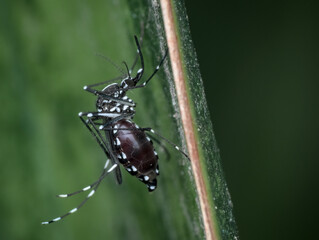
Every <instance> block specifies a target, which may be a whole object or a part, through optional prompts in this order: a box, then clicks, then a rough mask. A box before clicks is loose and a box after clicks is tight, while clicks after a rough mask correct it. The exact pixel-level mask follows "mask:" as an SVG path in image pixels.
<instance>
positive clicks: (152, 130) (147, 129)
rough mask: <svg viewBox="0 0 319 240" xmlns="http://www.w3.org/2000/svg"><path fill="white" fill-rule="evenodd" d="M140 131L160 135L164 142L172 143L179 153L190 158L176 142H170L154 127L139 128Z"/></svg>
mask: <svg viewBox="0 0 319 240" xmlns="http://www.w3.org/2000/svg"><path fill="white" fill-rule="evenodd" d="M140 129H141V130H142V131H148V132H151V133H153V134H154V135H156V136H158V137H160V138H161V139H163V140H164V141H165V142H167V143H169V144H170V145H172V146H173V147H174V148H175V149H176V150H177V151H179V152H180V153H181V154H183V155H184V156H185V157H186V158H187V159H188V160H190V158H189V156H188V155H187V154H186V153H185V152H183V151H182V150H181V149H180V147H178V146H177V145H176V144H174V143H173V142H171V141H170V140H168V139H167V138H165V137H163V136H162V135H160V134H159V133H157V132H155V131H154V129H152V128H140Z"/></svg>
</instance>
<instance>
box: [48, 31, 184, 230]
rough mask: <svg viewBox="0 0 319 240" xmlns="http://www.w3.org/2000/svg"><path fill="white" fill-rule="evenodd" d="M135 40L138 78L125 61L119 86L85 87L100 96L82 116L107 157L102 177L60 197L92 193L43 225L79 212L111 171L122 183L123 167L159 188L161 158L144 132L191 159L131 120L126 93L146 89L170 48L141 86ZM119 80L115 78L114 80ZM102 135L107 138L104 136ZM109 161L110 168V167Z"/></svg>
mask: <svg viewBox="0 0 319 240" xmlns="http://www.w3.org/2000/svg"><path fill="white" fill-rule="evenodd" d="M134 39H135V43H136V46H137V53H138V56H139V60H140V64H141V68H140V69H139V70H138V71H137V73H136V76H135V77H132V76H131V71H132V69H131V70H129V69H128V67H127V64H126V63H125V62H124V64H125V66H126V70H127V75H126V76H125V77H124V79H122V81H121V83H120V84H118V83H112V84H109V85H107V86H106V87H104V88H103V89H102V90H96V89H95V88H94V87H96V86H99V85H103V84H105V83H106V82H109V81H105V82H101V83H96V84H92V85H88V86H84V87H83V89H84V90H85V91H88V92H90V93H92V94H94V95H96V96H97V101H96V110H97V111H96V112H85V113H84V112H80V113H79V117H80V120H81V121H82V122H83V124H84V125H85V126H86V127H87V129H88V130H89V131H90V132H91V134H92V135H93V136H94V138H95V140H96V141H97V142H98V144H99V145H100V147H101V148H102V149H103V151H104V153H105V155H106V156H107V160H106V162H105V165H104V168H103V171H102V173H101V175H100V176H99V178H98V179H97V180H96V181H95V182H93V183H92V184H90V185H88V186H87V187H85V188H83V189H81V190H79V191H76V192H73V193H69V194H60V195H57V196H58V197H60V198H67V197H70V196H73V195H76V194H78V193H81V192H85V191H88V190H91V191H90V193H89V194H88V195H87V197H86V198H85V199H84V200H83V201H82V202H81V203H80V204H79V205H78V206H77V207H76V208H73V209H72V210H70V211H69V212H67V213H65V214H64V215H62V216H60V217H57V218H54V219H52V220H50V221H46V222H42V224H50V223H53V222H57V221H59V220H61V219H63V218H65V217H66V216H68V215H70V214H72V213H75V212H76V211H78V210H79V208H81V207H82V206H83V205H84V204H85V203H86V202H87V200H88V199H89V198H91V197H92V196H93V195H94V193H95V192H96V190H97V188H98V186H99V185H100V183H101V181H102V180H103V179H104V178H105V177H106V176H107V175H108V174H109V173H110V172H112V171H115V173H116V178H117V182H118V183H122V176H121V171H120V167H119V165H120V164H121V165H122V166H123V167H124V168H125V169H126V170H127V171H128V172H129V173H130V174H131V175H133V176H135V177H137V178H138V179H139V180H141V181H142V182H143V183H144V184H146V186H147V188H148V190H149V191H150V192H151V191H154V190H155V189H156V187H157V179H156V177H157V176H158V175H159V167H158V155H157V153H156V151H155V150H154V147H153V143H152V141H151V139H150V138H149V137H147V135H146V134H145V132H150V133H152V134H155V135H156V136H158V137H160V138H161V139H163V140H164V141H166V142H167V143H169V144H170V145H172V146H173V147H174V148H175V149H177V150H178V151H179V152H181V153H182V154H183V155H184V156H185V157H186V158H188V159H189V157H188V156H187V154H186V153H184V152H183V151H182V150H180V148H179V147H178V146H177V145H175V144H174V143H172V142H171V141H169V140H168V139H166V138H165V137H163V136H161V135H160V134H158V133H157V132H155V131H154V130H153V129H152V128H140V127H138V126H137V125H136V124H135V123H134V122H133V121H132V118H133V116H134V115H135V109H134V108H135V106H136V105H135V103H134V101H133V100H132V99H130V98H129V97H128V96H127V95H126V93H127V92H128V91H129V90H133V89H136V88H143V87H145V86H146V85H147V84H148V83H149V81H150V80H151V79H152V78H153V77H154V75H155V74H156V73H157V71H158V70H159V69H160V67H161V66H162V64H163V62H164V60H165V59H166V57H167V53H168V49H166V52H165V55H164V57H163V58H162V59H161V61H160V63H159V64H158V66H157V67H156V68H155V70H154V71H153V73H152V74H151V75H150V76H149V77H148V78H147V80H146V81H144V82H143V83H142V84H138V83H139V81H140V80H141V79H142V77H143V73H144V59H143V54H142V51H141V47H140V43H139V40H138V38H137V37H136V36H134ZM134 65H135V64H134ZM134 65H133V67H134ZM133 67H132V68H133ZM117 79H120V78H117ZM117 79H114V81H115V80H117ZM103 133H104V135H105V137H104V136H103ZM110 162H111V166H110V167H109V168H108V166H109V163H110Z"/></svg>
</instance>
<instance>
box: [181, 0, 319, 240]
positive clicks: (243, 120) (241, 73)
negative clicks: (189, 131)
mask: <svg viewBox="0 0 319 240" xmlns="http://www.w3.org/2000/svg"><path fill="white" fill-rule="evenodd" d="M186 8H187V11H188V14H189V21H190V26H191V33H192V37H193V41H194V45H195V48H196V50H197V54H198V59H199V63H200V68H201V73H202V77H203V80H204V85H205V88H206V96H207V101H208V105H209V109H210V112H211V117H212V121H213V126H214V131H215V134H216V139H217V143H218V146H219V148H220V150H221V158H222V165H223V168H224V172H225V175H226V181H227V183H228V186H229V190H230V193H231V196H232V201H233V204H234V213H235V217H236V222H237V225H238V228H239V235H240V237H241V239H252V240H253V239H317V238H318V236H317V230H316V229H317V228H318V226H317V225H318V220H317V216H318V169H319V164H318V162H319V161H318V160H319V147H318V143H319V131H318V130H319V111H318V110H319V94H318V90H319V77H318V76H319V74H318V72H319V51H318V43H319V34H318V25H319V14H318V12H319V5H318V1H191V0H187V1H186Z"/></svg>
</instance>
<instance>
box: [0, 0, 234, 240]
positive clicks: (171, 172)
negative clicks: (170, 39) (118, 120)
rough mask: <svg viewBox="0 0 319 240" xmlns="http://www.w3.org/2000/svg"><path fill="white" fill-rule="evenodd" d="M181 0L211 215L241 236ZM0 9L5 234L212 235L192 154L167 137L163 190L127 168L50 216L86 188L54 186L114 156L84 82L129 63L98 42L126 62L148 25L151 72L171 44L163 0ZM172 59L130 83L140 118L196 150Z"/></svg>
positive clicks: (80, 182) (219, 227) (82, 177)
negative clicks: (145, 80)
mask: <svg viewBox="0 0 319 240" xmlns="http://www.w3.org/2000/svg"><path fill="white" fill-rule="evenodd" d="M146 3H147V4H146ZM174 4H175V5H174V14H175V19H176V22H175V27H176V28H177V29H178V40H179V45H180V46H181V47H180V48H179V52H180V53H181V56H182V61H183V72H184V74H185V76H186V80H187V82H186V86H187V97H188V99H189V102H190V103H191V105H190V106H189V107H190V108H189V109H190V111H191V113H192V118H193V121H194V122H192V125H193V126H194V129H195V136H196V145H197V147H198V150H199V157H200V158H199V159H200V166H201V169H200V171H199V173H200V174H201V177H202V178H203V179H204V183H205V190H206V192H207V196H206V197H207V199H208V203H209V206H207V207H208V208H209V209H210V213H209V217H211V220H212V223H213V226H214V228H213V230H214V232H215V233H214V234H215V236H216V237H217V238H218V239H231V238H233V239H234V237H235V236H236V226H235V222H234V218H233V216H232V213H231V202H230V198H229V194H228V191H227V187H226V184H225V181H224V178H223V175H222V171H221V167H220V158H219V154H218V148H217V146H216V142H215V139H214V136H213V132H212V126H211V123H210V120H209V119H210V118H209V114H208V111H207V107H206V102H205V97H204V94H203V87H202V82H201V79H200V74H199V68H198V64H197V61H196V55H195V52H194V49H193V46H192V43H191V38H190V34H189V28H188V23H187V18H186V13H185V8H184V6H183V5H182V4H181V3H179V2H174ZM1 11H2V13H1V15H2V18H3V21H2V23H1V24H2V28H1V34H0V42H1V44H0V48H1V49H0V51H1V57H0V68H1V73H0V74H1V75H0V77H1V79H2V84H3V85H2V87H1V89H0V91H1V92H0V96H1V98H2V102H3V103H6V104H4V106H3V108H2V110H3V113H6V114H3V118H2V124H1V132H2V135H3V136H6V137H2V138H1V153H2V159H7V161H6V162H5V163H3V164H5V165H4V166H5V167H4V168H2V169H1V175H0V176H1V178H0V180H2V182H5V183H6V184H4V186H3V187H2V191H3V197H2V199H1V205H0V207H1V208H0V210H1V212H2V219H1V224H0V226H1V227H0V232H1V239H2V238H3V239H19V238H20V239H22V238H23V239H43V238H46V239H61V238H65V239H91V238H92V237H93V238H94V239H102V238H105V239H203V238H204V237H205V226H206V224H207V223H206V222H205V220H203V215H202V210H201V209H202V208H201V207H200V196H199V195H198V192H199V190H198V187H197V185H196V181H195V180H194V177H193V171H192V168H191V163H190V162H189V161H188V160H187V159H186V158H185V157H184V156H183V155H182V154H181V153H180V152H178V151H176V150H175V149H174V148H173V147H172V146H170V145H169V144H166V143H165V142H164V141H161V139H158V140H159V144H157V143H156V142H155V147H156V150H157V152H158V154H159V157H160V160H159V161H160V162H159V164H160V170H161V175H160V176H159V178H158V189H157V190H156V191H155V192H153V193H151V194H150V193H148V191H147V189H146V187H145V185H143V184H142V183H140V182H139V181H138V180H137V179H136V178H134V177H131V176H129V175H128V174H127V173H126V172H124V171H123V178H124V179H123V184H122V185H121V186H118V185H116V183H115V180H114V177H112V176H108V177H107V178H106V179H105V180H104V181H103V182H102V184H101V186H100V188H99V189H98V191H97V193H96V194H95V195H94V197H92V198H91V199H90V200H89V201H88V202H87V204H86V205H85V206H84V207H83V208H82V209H81V210H79V211H78V212H77V213H75V214H73V215H72V216H68V217H67V218H66V219H64V220H63V221H61V222H58V223H54V224H52V225H49V226H41V225H40V223H41V221H45V220H50V219H51V218H54V217H58V216H60V215H62V214H64V213H65V212H67V211H69V210H70V209H72V208H74V207H76V206H77V204H78V203H79V202H80V201H81V200H82V199H83V198H84V197H85V196H86V195H85V194H82V195H81V196H75V197H73V198H70V199H56V198H55V197H54V195H55V194H60V193H64V192H72V191H74V190H78V189H81V188H83V187H84V186H87V185H88V184H90V183H91V182H93V181H95V180H96V178H97V177H98V176H99V173H100V171H101V170H102V168H103V166H104V162H105V160H106V157H105V156H104V154H103V151H102V150H101V149H100V148H99V146H98V144H97V143H96V142H95V140H94V138H93V137H92V136H91V135H90V133H89V132H88V131H87V129H86V128H85V127H84V126H83V124H82V123H81V121H80V120H79V119H78V117H77V114H78V112H80V111H83V112H85V111H93V110H94V109H95V96H93V95H90V94H88V93H87V92H84V91H83V90H82V87H83V86H84V85H87V84H93V83H97V82H101V81H105V80H108V79H112V78H114V77H116V76H118V75H121V73H120V72H119V71H118V70H117V69H116V68H114V67H113V66H112V64H111V63H110V62H108V61H104V60H103V59H102V58H99V57H97V56H95V55H94V53H96V52H98V53H101V54H104V55H106V56H107V57H108V58H110V59H112V61H114V62H115V63H116V64H117V65H119V67H120V68H124V65H122V61H126V62H127V63H128V64H129V65H131V64H132V63H133V61H134V59H135V57H136V46H135V43H134V38H133V36H134V35H137V36H140V35H141V33H142V32H144V36H143V45H142V51H143V54H144V58H145V70H146V72H145V75H146V76H147V75H150V74H151V73H152V72H153V70H154V69H155V68H156V66H157V64H158V63H159V61H160V59H161V58H162V56H163V55H164V53H165V49H166V46H167V42H166V37H165V29H164V25H163V19H162V13H161V7H160V3H159V2H156V1H149V2H146V1H124V0H122V1H105V2H99V3H96V2H93V1H88V2H83V1H82V2H78V1H30V2H22V1H21V2H20V1H19V2H13V1H5V2H4V4H3V6H2V9H1ZM141 26H143V27H141ZM142 29H144V30H142ZM170 63H171V62H170V61H169V60H168V61H166V62H165V63H164V66H163V68H162V70H160V71H159V72H158V73H157V74H156V76H155V77H154V79H152V81H151V82H150V84H149V85H148V86H147V87H146V88H143V89H136V90H134V91H132V93H130V97H131V98H132V99H134V101H135V102H136V103H137V108H136V111H137V113H136V116H135V118H134V121H135V122H136V123H137V124H138V125H139V126H141V127H152V128H154V129H155V130H157V131H158V132H159V133H160V134H161V135H163V136H164V137H166V138H167V139H169V140H170V141H172V142H174V143H176V144H177V145H178V146H181V148H182V149H184V150H185V151H187V150H186V142H185V138H184V130H185V131H186V132H187V131H188V129H183V125H182V124H183V123H182V119H181V116H180V110H179V104H178V101H177V95H176V89H175V84H174V80H173V74H172V69H171V66H170ZM137 69H138V67H136V69H135V71H136V70H137ZM133 73H134V71H133ZM192 160H193V159H192Z"/></svg>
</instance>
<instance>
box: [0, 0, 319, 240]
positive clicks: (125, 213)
mask: <svg viewBox="0 0 319 240" xmlns="http://www.w3.org/2000/svg"><path fill="white" fill-rule="evenodd" d="M123 2H124V3H125V1H115V0H114V1H99V2H94V3H93V2H90V1H53V0H52V1H39V0H38V1H36V0H33V1H18V0H16V1H9V0H8V1H5V0H1V1H0V17H1V21H0V27H1V29H0V81H1V88H0V99H1V104H2V108H1V110H2V111H1V126H0V128H1V137H0V154H1V170H0V181H1V183H2V188H1V189H2V191H1V192H2V193H1V198H0V211H1V218H0V239H5V240H7V239H103V238H108V239H127V238H128V236H129V237H130V239H141V236H143V237H144V238H145V239H151V238H154V237H155V236H156V237H157V238H158V239H167V238H169V239H200V238H201V237H200V236H202V232H201V230H200V227H195V228H194V226H192V223H193V221H194V219H196V216H192V215H191V214H190V213H189V212H192V211H188V209H185V206H183V205H182V204H180V201H181V199H174V192H166V191H172V190H174V188H172V189H169V188H167V187H166V185H171V183H172V181H175V180H176V181H175V182H174V184H173V185H174V187H176V188H178V187H180V186H183V184H184V183H183V182H182V180H180V179H177V178H173V177H172V176H173V175H174V172H173V173H171V172H168V173H166V176H164V174H165V172H163V171H162V174H163V175H162V177H161V179H160V181H161V184H162V187H161V188H159V189H158V190H157V191H158V192H156V194H157V195H155V196H156V198H155V199H156V201H158V202H156V201H155V202H152V201H153V199H154V198H152V195H149V194H148V193H147V192H146V191H145V189H141V188H140V183H139V182H136V180H135V179H134V180H133V179H131V177H130V176H128V177H126V175H124V181H125V184H123V186H121V187H118V186H116V184H114V181H104V182H103V184H102V185H103V186H102V187H101V188H100V189H99V196H95V197H94V200H91V201H90V202H89V203H88V205H89V206H86V207H84V208H83V209H82V210H81V213H78V214H77V215H76V216H71V217H70V218H72V219H68V220H66V221H64V222H63V223H62V224H55V225H51V226H49V227H48V226H47V227H43V226H41V225H40V221H44V220H49V219H51V218H52V217H56V216H58V215H59V214H62V213H64V211H67V210H69V209H71V208H73V207H74V206H75V205H76V204H77V203H78V202H79V201H80V200H81V199H82V198H81V197H79V198H76V197H75V199H70V200H63V199H62V200H60V199H56V198H54V194H57V193H64V191H66V192H68V191H72V190H77V189H78V188H79V187H83V186H85V185H86V184H88V183H89V182H91V181H93V180H94V176H96V175H97V174H98V173H99V171H100V168H101V166H103V164H104V162H103V161H104V159H105V158H104V156H103V152H102V151H101V150H100V149H99V148H98V146H97V144H96V142H94V140H93V139H92V138H91V137H90V136H89V133H88V132H87V130H86V129H85V128H84V127H83V126H82V123H81V122H80V121H79V119H78V117H77V113H78V112H80V111H87V110H91V109H92V107H93V106H94V97H93V96H90V95H89V94H87V93H85V92H84V91H83V90H82V86H83V85H86V84H88V83H93V82H96V81H98V80H101V81H102V80H107V79H108V78H109V77H106V76H112V77H113V76H117V75H118V72H117V71H116V70H115V69H113V68H110V67H109V63H107V62H105V61H103V60H101V59H99V58H97V57H95V56H94V53H95V52H100V53H103V54H106V55H107V56H108V57H109V58H110V59H112V60H115V61H116V63H120V62H121V61H122V60H127V59H128V58H129V59H133V58H134V53H135V50H134V49H135V46H134V42H133V41H132V36H133V34H139V30H137V28H136V26H135V27H134V26H131V25H130V22H129V21H128V20H127V19H125V18H123V17H121V15H119V14H118V13H119V12H120V13H121V14H122V13H123V14H124V15H125V14H128V11H129V10H128V7H127V6H126V5H125V4H124V5H123ZM134 3H136V1H132V3H131V4H134ZM186 7H187V10H188V13H189V20H190V25H191V31H192V36H193V40H194V44H195V47H196V49H197V53H198V58H199V62H200V66H201V71H202V76H203V80H204V84H205V88H206V89H205V90H206V95H207V101H208V104H209V108H210V111H211V117H212V121H213V125H214V130H215V134H216V138H217V141H218V145H219V148H220V149H221V156H222V165H223V167H224V172H225V175H226V180H227V183H228V186H229V190H230V193H231V196H232V200H233V204H234V212H235V217H236V221H237V224H238V227H239V233H240V236H241V238H242V239H306V238H315V237H316V236H317V233H316V228H317V222H318V221H317V219H316V217H317V213H318V212H317V210H318V207H317V203H318V194H317V189H318V186H317V178H316V177H317V176H316V174H317V171H318V159H319V158H318V155H319V152H318V151H319V150H318V147H317V145H318V140H319V139H318V138H319V135H318V120H319V119H318V105H319V104H318V103H319V96H318V93H317V92H318V89H319V86H318V63H319V61H318V56H319V54H318V42H319V39H318V23H319V21H318V20H319V19H318V18H319V17H318V4H317V3H316V2H310V1H307V2H302V1H300V2H297V1H287V2H284V1H273V2H270V1H258V2H254V1H227V2H217V1H196V2H195V1H190V0H187V1H186ZM135 17H136V16H135ZM132 18H134V16H133V17H132ZM147 34H151V33H146V40H145V42H146V43H145V44H147V42H148V41H147V39H148V37H149V36H147ZM145 46H147V45H145ZM128 49H130V50H128ZM132 49H133V50H132ZM146 49H148V48H146ZM131 50H132V51H131ZM146 51H148V50H146ZM156 52H158V51H155V52H146V58H147V56H148V57H149V58H147V59H148V61H147V62H151V61H153V62H151V63H150V64H151V65H153V66H154V67H155V66H156V62H157V59H153V57H154V54H156ZM152 59H153V60H152ZM154 84H155V83H154ZM153 87H154V86H153ZM151 88H152V87H151ZM165 91H168V89H165V88H164V92H165ZM156 94H162V95H159V96H163V94H164V95H165V93H156ZM156 96H157V95H156ZM139 97H140V96H139V94H138V93H136V94H135V95H134V99H138V98H139ZM148 97H152V96H148ZM165 102H166V101H165V100H163V105H165ZM138 103H139V104H142V106H143V102H142V103H141V102H138ZM145 105H146V107H147V108H148V109H149V111H151V114H150V117H148V118H146V119H144V118H142V117H139V116H137V120H138V121H141V122H142V123H145V124H147V126H152V127H154V128H156V129H159V130H160V131H161V132H162V133H163V135H165V136H167V137H168V138H170V139H174V137H175V135H176V132H175V131H174V129H175V128H176V126H174V125H173V126H170V127H163V125H161V122H162V120H163V121H167V119H165V116H166V115H168V112H169V110H167V113H166V112H164V113H165V114H162V115H159V114H158V112H157V111H156V110H157V109H152V108H151V106H149V105H148V103H145ZM139 106H141V105H139ZM166 108H168V109H169V106H166ZM164 110H165V107H164ZM161 111H163V109H161ZM152 116H157V118H158V119H157V118H156V119H154V118H152ZM163 118H164V119H163ZM176 141H177V140H176ZM159 153H160V154H161V155H163V158H164V157H165V151H162V150H159ZM170 154H173V153H170ZM176 156H178V155H173V156H172V158H173V159H174V157H176ZM163 164H164V165H165V164H167V162H165V161H164V163H163ZM169 164H170V165H171V164H175V161H169ZM176 167H178V165H176ZM167 169H168V168H167ZM168 171H170V170H168ZM112 180H113V179H112ZM131 180H133V181H131ZM175 185H176V186H175ZM139 190H141V191H139ZM132 192H133V193H136V194H132ZM190 195H191V194H190ZM178 197H180V196H178ZM182 197H184V196H182ZM141 199H143V200H145V202H144V201H143V202H142V203H140V202H141ZM165 200H168V201H173V202H174V204H175V205H174V204H173V205H168V206H176V208H181V212H182V215H183V217H185V216H187V217H186V218H187V219H186V220H185V222H182V223H178V222H177V220H176V219H172V218H171V216H170V215H169V212H170V211H171V210H172V209H169V208H168V206H158V204H160V203H163V201H165ZM190 201H191V200H190ZM135 203H140V205H139V207H140V208H139V209H132V206H136V205H135ZM192 204H193V205H194V203H192ZM144 207H145V208H148V209H150V212H149V213H147V214H148V215H147V217H146V216H145V220H144V222H142V223H139V224H137V223H136V222H135V218H134V214H140V213H143V212H144ZM163 208H164V210H165V211H162V210H163ZM165 208H166V209H165ZM183 208H184V209H183ZM183 211H184V212H183ZM185 212H186V213H185ZM187 214H190V215H187ZM154 216H155V217H154ZM148 217H149V218H148ZM151 217H153V219H156V220H155V222H154V223H153V224H150V222H149V221H148V219H150V218H151ZM142 219H143V218H142ZM141 226H142V227H144V228H140V227H141ZM164 228H165V229H169V231H167V232H164V231H163V229H164ZM190 229H191V230H193V229H195V230H197V232H196V233H191V232H188V231H190Z"/></svg>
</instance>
